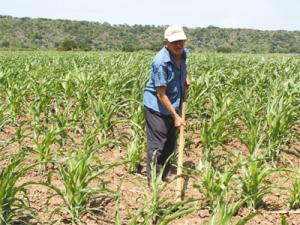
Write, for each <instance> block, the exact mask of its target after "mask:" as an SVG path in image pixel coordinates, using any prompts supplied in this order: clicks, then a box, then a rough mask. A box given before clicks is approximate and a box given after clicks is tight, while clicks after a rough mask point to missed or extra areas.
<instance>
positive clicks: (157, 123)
mask: <svg viewBox="0 0 300 225" xmlns="http://www.w3.org/2000/svg"><path fill="white" fill-rule="evenodd" d="M144 113H145V120H146V126H147V178H148V181H149V182H150V179H151V163H152V160H155V161H156V172H157V174H158V173H159V172H160V170H161V169H162V168H163V166H164V165H165V164H166V165H165V169H164V171H163V176H162V178H163V179H164V178H165V177H166V176H167V174H168V173H169V171H170V162H169V161H170V160H169V161H168V162H167V159H168V158H169V157H170V155H171V154H172V153H173V152H174V149H175V145H176V130H177V129H176V128H175V126H174V120H173V118H172V117H171V116H166V115H163V114H160V113H159V112H156V111H154V110H152V109H149V108H147V107H145V110H144Z"/></svg>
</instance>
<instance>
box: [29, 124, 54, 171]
mask: <svg viewBox="0 0 300 225" xmlns="http://www.w3.org/2000/svg"><path fill="white" fill-rule="evenodd" d="M41 129H43V128H41V127H37V126H36V127H35V128H34V139H33V143H34V147H33V151H34V152H36V153H37V155H38V162H39V163H41V164H40V165H41V170H42V171H45V170H47V163H49V162H51V161H52V160H53V158H52V155H53V153H52V151H51V146H52V145H53V144H54V143H56V141H57V139H56V138H57V134H58V133H59V132H60V130H59V129H58V128H54V127H51V128H50V130H49V131H47V130H46V129H44V130H43V131H40V130H41Z"/></svg>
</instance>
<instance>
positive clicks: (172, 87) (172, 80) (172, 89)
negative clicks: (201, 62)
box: [167, 67, 178, 97]
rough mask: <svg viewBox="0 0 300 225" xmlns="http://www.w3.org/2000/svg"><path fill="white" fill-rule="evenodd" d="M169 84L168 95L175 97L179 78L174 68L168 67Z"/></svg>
mask: <svg viewBox="0 0 300 225" xmlns="http://www.w3.org/2000/svg"><path fill="white" fill-rule="evenodd" d="M167 71H168V79H167V82H168V85H167V95H168V96H169V97H174V96H176V95H177V93H178V79H176V77H175V72H174V71H173V70H172V68H170V67H168V70H167Z"/></svg>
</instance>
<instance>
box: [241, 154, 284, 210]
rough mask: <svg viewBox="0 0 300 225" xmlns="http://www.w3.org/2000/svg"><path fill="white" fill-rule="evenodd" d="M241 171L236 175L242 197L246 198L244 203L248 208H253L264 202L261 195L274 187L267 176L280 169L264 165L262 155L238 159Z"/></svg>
mask: <svg viewBox="0 0 300 225" xmlns="http://www.w3.org/2000/svg"><path fill="white" fill-rule="evenodd" d="M240 162H241V167H242V173H241V175H239V176H238V181H239V182H240V184H241V188H242V192H241V196H242V198H247V199H248V200H247V201H246V204H247V206H248V207H249V208H251V209H253V210H255V209H258V208H259V207H260V206H262V205H263V204H264V202H263V199H262V198H263V196H264V195H266V194H268V193H270V192H271V191H272V189H273V188H274V187H275V186H274V185H272V184H271V182H270V181H267V179H266V178H267V177H268V176H269V175H270V174H272V173H274V172H278V171H280V170H279V169H274V168H268V167H265V166H264V162H265V161H264V157H261V158H251V157H249V158H248V159H246V160H243V159H240Z"/></svg>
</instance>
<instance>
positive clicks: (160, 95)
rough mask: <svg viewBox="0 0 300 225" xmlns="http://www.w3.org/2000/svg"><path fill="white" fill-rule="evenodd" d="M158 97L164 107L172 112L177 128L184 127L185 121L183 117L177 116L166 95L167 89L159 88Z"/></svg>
mask: <svg viewBox="0 0 300 225" xmlns="http://www.w3.org/2000/svg"><path fill="white" fill-rule="evenodd" d="M157 97H158V99H159V101H160V102H161V103H162V105H163V106H164V107H165V108H166V109H167V110H168V111H169V112H170V114H171V116H172V117H173V119H174V125H175V127H180V126H181V125H184V121H182V119H181V117H180V116H179V115H178V114H177V112H176V110H175V109H174V107H173V105H172V104H171V102H170V100H169V98H168V96H167V95H166V87H164V86H160V87H158V88H157Z"/></svg>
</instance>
